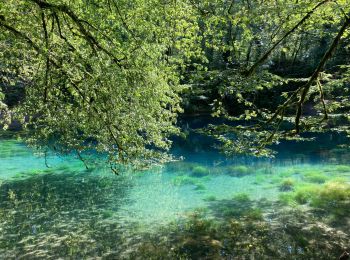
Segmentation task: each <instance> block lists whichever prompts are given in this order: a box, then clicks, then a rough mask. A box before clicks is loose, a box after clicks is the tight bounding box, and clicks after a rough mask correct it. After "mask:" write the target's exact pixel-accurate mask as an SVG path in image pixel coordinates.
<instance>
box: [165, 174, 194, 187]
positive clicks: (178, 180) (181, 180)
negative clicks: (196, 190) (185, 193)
mask: <svg viewBox="0 0 350 260" xmlns="http://www.w3.org/2000/svg"><path fill="white" fill-rule="evenodd" d="M171 182H172V183H173V184H174V185H176V186H181V185H196V184H197V183H198V180H197V179H196V178H193V177H190V176H186V175H181V176H176V177H174V178H173V179H172V180H171Z"/></svg>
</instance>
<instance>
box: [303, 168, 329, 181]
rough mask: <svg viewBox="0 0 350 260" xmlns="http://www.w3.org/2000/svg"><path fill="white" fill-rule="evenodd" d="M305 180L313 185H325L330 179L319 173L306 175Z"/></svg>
mask: <svg viewBox="0 0 350 260" xmlns="http://www.w3.org/2000/svg"><path fill="white" fill-rule="evenodd" d="M303 178H304V180H306V181H308V182H312V183H325V182H326V181H327V180H328V179H329V177H327V176H326V175H324V174H322V173H319V172H318V171H315V172H309V173H306V174H305V175H304V176H303Z"/></svg>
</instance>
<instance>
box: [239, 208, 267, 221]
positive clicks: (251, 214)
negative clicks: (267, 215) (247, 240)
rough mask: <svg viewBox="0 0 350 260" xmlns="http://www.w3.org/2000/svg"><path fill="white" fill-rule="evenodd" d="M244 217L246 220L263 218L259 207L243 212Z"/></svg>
mask: <svg viewBox="0 0 350 260" xmlns="http://www.w3.org/2000/svg"><path fill="white" fill-rule="evenodd" d="M244 217H245V218H246V219H248V220H256V221H257V220H263V219H264V217H263V211H262V209H260V208H251V209H248V210H246V211H245V212H244Z"/></svg>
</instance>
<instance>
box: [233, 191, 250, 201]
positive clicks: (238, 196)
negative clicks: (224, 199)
mask: <svg viewBox="0 0 350 260" xmlns="http://www.w3.org/2000/svg"><path fill="white" fill-rule="evenodd" d="M233 200H234V201H237V202H239V203H246V202H250V197H249V194H247V193H245V192H241V193H237V194H235V195H234V196H233Z"/></svg>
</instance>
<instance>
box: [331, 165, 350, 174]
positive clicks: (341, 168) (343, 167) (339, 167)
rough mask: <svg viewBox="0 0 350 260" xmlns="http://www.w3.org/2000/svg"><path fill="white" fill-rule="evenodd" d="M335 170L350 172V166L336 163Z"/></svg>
mask: <svg viewBox="0 0 350 260" xmlns="http://www.w3.org/2000/svg"><path fill="white" fill-rule="evenodd" d="M334 170H335V171H337V172H350V166H349V165H336V166H335V167H334Z"/></svg>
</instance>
